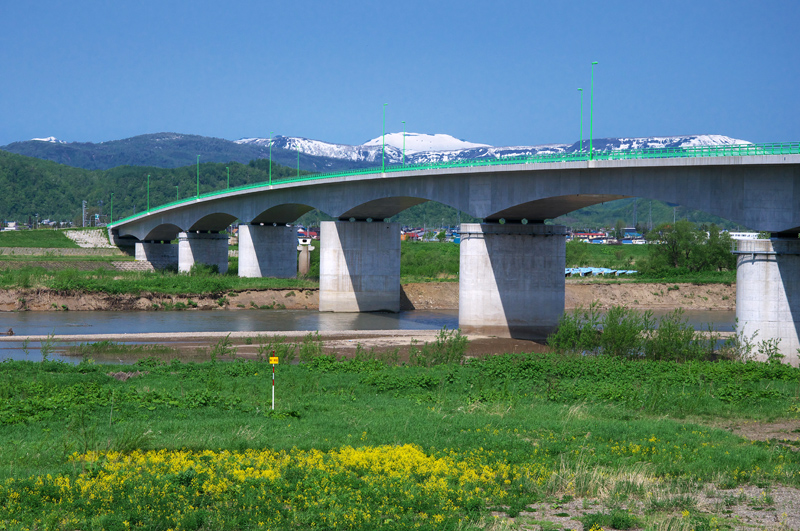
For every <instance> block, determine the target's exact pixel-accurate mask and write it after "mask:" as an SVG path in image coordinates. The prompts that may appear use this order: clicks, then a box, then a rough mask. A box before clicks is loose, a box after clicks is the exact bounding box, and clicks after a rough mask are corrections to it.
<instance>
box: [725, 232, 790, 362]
mask: <svg viewBox="0 0 800 531" xmlns="http://www.w3.org/2000/svg"><path fill="white" fill-rule="evenodd" d="M736 253H737V255H738V257H737V260H736V318H737V320H738V321H739V327H740V330H741V332H742V333H743V334H744V335H745V337H748V338H749V337H752V336H753V334H754V333H756V332H758V335H757V336H756V341H757V342H758V341H762V340H764V339H779V340H780V342H779V343H778V348H779V350H780V353H781V354H783V355H784V356H785V361H786V362H788V363H791V364H792V365H794V366H797V365H798V363H800V355H799V354H798V352H797V349H798V348H800V341H799V340H798V336H800V239H798V238H797V237H791V238H772V239H770V240H741V241H739V242H738V246H737V251H736Z"/></svg>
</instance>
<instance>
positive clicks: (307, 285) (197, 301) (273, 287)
mask: <svg viewBox="0 0 800 531" xmlns="http://www.w3.org/2000/svg"><path fill="white" fill-rule="evenodd" d="M413 280H414V278H409V277H402V278H401V282H402V288H403V293H404V297H402V304H403V306H402V309H404V310H412V309H456V308H458V283H457V282H439V281H435V282H412V281H413ZM317 290H318V283H317V282H316V281H314V280H311V279H272V278H252V279H251V278H239V277H237V276H235V275H217V274H214V273H210V272H206V271H202V270H199V271H196V272H195V273H193V274H189V275H186V274H177V273H169V272H151V273H146V272H138V273H136V272H119V271H109V270H102V269H101V270H94V271H90V272H83V271H76V270H69V269H67V270H60V271H48V270H45V269H43V268H25V269H3V268H2V266H0V310H2V311H14V310H35V311H46V310H63V309H68V310H154V309H192V308H198V309H252V308H262V307H265V308H287V309H316V308H317V307H318V304H319V302H318V301H319V299H318V291H317ZM565 300H566V304H567V307H568V308H573V307H576V306H588V305H589V304H591V303H592V302H594V301H598V302H599V303H600V304H601V306H603V307H610V306H613V305H625V306H628V307H632V308H675V307H684V308H687V309H701V310H703V309H722V310H732V309H733V308H734V305H735V301H736V287H735V286H734V285H732V284H730V283H727V284H726V283H716V284H714V283H711V284H705V283H704V284H687V283H680V284H678V283H666V282H661V283H640V282H617V281H613V280H612V281H605V282H603V281H600V282H595V281H592V282H580V283H579V282H576V281H572V280H570V281H568V282H567V285H566V293H565Z"/></svg>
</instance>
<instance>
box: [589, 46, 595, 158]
mask: <svg viewBox="0 0 800 531" xmlns="http://www.w3.org/2000/svg"><path fill="white" fill-rule="evenodd" d="M596 64H597V61H592V87H591V89H590V94H589V99H590V100H591V101H590V103H589V158H590V159H591V158H592V154H593V153H594V145H593V140H594V65H596Z"/></svg>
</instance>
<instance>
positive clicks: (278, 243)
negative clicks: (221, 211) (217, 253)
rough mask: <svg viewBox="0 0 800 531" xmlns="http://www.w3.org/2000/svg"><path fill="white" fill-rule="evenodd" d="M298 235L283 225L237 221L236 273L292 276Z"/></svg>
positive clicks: (259, 275)
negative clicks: (237, 255)
mask: <svg viewBox="0 0 800 531" xmlns="http://www.w3.org/2000/svg"><path fill="white" fill-rule="evenodd" d="M296 247H297V235H296V233H295V231H294V229H293V228H292V227H287V226H286V225H278V226H273V225H247V224H241V225H239V276H240V277H274V278H295V277H296V276H297V249H296Z"/></svg>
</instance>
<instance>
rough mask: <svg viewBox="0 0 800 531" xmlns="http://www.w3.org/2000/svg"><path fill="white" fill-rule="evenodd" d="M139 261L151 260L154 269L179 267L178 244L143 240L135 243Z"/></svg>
mask: <svg viewBox="0 0 800 531" xmlns="http://www.w3.org/2000/svg"><path fill="white" fill-rule="evenodd" d="M134 258H135V260H136V261H137V262H150V263H151V264H152V265H153V268H154V269H175V268H176V267H178V246H177V245H175V244H174V243H162V242H151V241H143V242H136V243H135V244H134Z"/></svg>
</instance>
